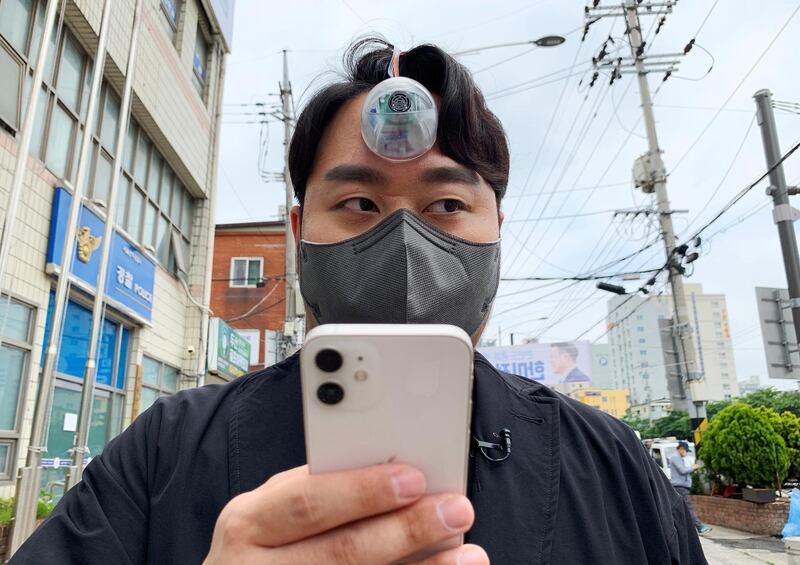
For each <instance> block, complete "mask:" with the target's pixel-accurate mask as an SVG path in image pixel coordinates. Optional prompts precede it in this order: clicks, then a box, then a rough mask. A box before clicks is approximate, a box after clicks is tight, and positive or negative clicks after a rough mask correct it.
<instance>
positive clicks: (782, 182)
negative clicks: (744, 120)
mask: <svg viewBox="0 0 800 565" xmlns="http://www.w3.org/2000/svg"><path fill="white" fill-rule="evenodd" d="M753 98H755V100H756V109H757V118H758V125H759V126H761V141H762V143H763V145H764V157H765V158H766V161H767V168H768V169H769V170H770V173H769V184H770V186H769V188H767V194H768V195H769V196H772V204H773V208H772V218H773V219H774V221H775V224H776V225H777V226H778V237H779V238H780V242H781V251H782V252H783V267H784V269H785V270H786V282H787V283H788V284H789V307H790V308H791V309H792V318H793V320H794V332H795V335H796V337H797V342H798V343H800V260H799V259H798V253H797V236H796V235H795V232H794V221H795V220H796V219H797V217H798V214H797V211H796V210H794V209H793V208H792V206H791V205H790V204H789V189H788V188H787V186H786V177H785V176H784V174H783V163H781V164H778V163H779V162H780V160H781V149H780V144H779V143H778V130H777V128H776V127H775V114H774V113H773V111H772V93H771V92H770V91H769V90H767V89H764V90H759V91H758V92H756V93H755V94H754V95H753Z"/></svg>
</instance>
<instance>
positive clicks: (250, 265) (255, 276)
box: [230, 257, 264, 288]
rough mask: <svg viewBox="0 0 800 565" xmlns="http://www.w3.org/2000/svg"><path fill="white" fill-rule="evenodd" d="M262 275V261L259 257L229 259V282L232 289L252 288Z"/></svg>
mask: <svg viewBox="0 0 800 565" xmlns="http://www.w3.org/2000/svg"><path fill="white" fill-rule="evenodd" d="M263 273H264V259H263V258H261V257H234V258H233V259H231V280H230V286H231V287H233V288H254V287H255V286H256V285H257V284H258V283H259V282H261V278H262V276H263Z"/></svg>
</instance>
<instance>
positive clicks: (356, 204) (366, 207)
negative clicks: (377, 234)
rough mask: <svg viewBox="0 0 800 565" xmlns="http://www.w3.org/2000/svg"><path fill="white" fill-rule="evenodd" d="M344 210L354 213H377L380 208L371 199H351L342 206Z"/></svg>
mask: <svg viewBox="0 0 800 565" xmlns="http://www.w3.org/2000/svg"><path fill="white" fill-rule="evenodd" d="M341 206H342V208H346V209H348V210H352V211H354V212H377V211H378V207H377V206H376V205H375V203H374V202H373V201H372V200H370V199H369V198H351V199H349V200H345V201H344V202H342V204H341Z"/></svg>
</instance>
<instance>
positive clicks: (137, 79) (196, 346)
mask: <svg viewBox="0 0 800 565" xmlns="http://www.w3.org/2000/svg"><path fill="white" fill-rule="evenodd" d="M53 1H55V0H51V2H53ZM47 5H48V4H47V2H46V1H45V0H0V84H2V85H3V88H2V89H0V218H2V221H3V222H5V219H6V211H7V208H8V198H9V190H10V186H11V184H12V177H13V174H14V170H15V166H16V161H17V156H18V154H19V151H20V145H19V140H20V136H21V127H22V123H23V117H24V113H25V111H26V107H27V104H28V99H29V97H30V96H31V95H35V96H36V100H37V102H36V113H35V121H34V130H33V137H32V143H31V148H30V153H29V156H28V159H27V163H26V166H27V170H26V174H25V177H24V187H23V192H22V196H21V200H20V203H19V213H18V221H17V222H16V223H15V224H14V225H13V226H12V230H13V231H12V233H13V241H12V245H11V247H10V263H9V265H8V270H7V274H6V277H5V278H4V279H3V281H2V301H0V314H2V315H3V316H2V318H3V320H2V323H1V324H0V331H1V332H2V336H1V337H2V342H1V343H2V344H1V345H0V496H10V495H12V494H13V492H14V487H13V484H14V480H15V477H16V474H17V469H18V468H19V467H20V466H22V465H23V464H24V461H25V458H26V452H27V448H28V444H29V440H30V435H31V421H32V417H33V412H34V406H35V403H36V399H37V389H38V383H39V378H40V371H41V363H42V360H43V357H44V356H43V347H44V346H45V345H46V344H47V341H48V339H49V336H50V334H51V333H52V332H53V331H57V332H59V335H58V337H59V339H58V344H59V349H58V358H57V363H56V370H55V389H54V392H53V395H52V402H51V404H50V406H48V407H47V410H48V411H49V415H50V416H49V434H48V441H47V451H46V453H45V454H44V458H45V459H44V465H45V466H46V467H49V468H48V469H47V470H46V471H47V472H45V473H44V479H43V485H42V486H43V488H48V489H57V488H58V485H59V483H60V481H61V480H63V469H62V467H61V464H62V463H64V459H68V458H69V454H70V452H71V449H72V446H73V442H74V436H75V431H76V420H77V413H78V407H79V401H80V394H81V388H82V379H83V371H84V366H85V364H86V358H87V351H88V342H89V328H90V327H91V309H92V305H93V303H94V295H95V289H96V285H97V283H98V281H97V278H98V274H97V273H98V266H99V265H98V264H99V257H100V253H99V252H98V251H97V247H98V244H99V240H98V239H97V238H98V237H100V236H101V235H102V230H103V227H104V225H105V222H106V221H112V222H113V226H114V232H113V238H112V243H111V252H110V259H109V274H110V277H109V279H108V283H107V284H106V296H107V305H108V306H107V308H106V314H105V319H104V322H103V328H102V338H101V346H100V355H99V361H100V362H99V367H98V371H97V384H96V386H95V390H94V402H93V409H92V414H91V425H90V434H89V450H90V453H89V455H90V456H91V455H96V454H97V453H98V452H100V451H101V450H102V449H103V447H104V446H105V444H106V443H107V442H108V440H110V439H111V438H112V437H114V436H115V435H117V434H119V433H120V431H121V430H122V429H124V428H125V427H126V426H127V425H128V424H129V423H130V422H131V421H132V420H133V419H134V418H135V417H136V416H137V415H138V414H139V413H141V412H142V411H143V410H145V409H146V408H147V407H148V406H149V405H150V404H152V403H153V402H154V401H155V400H156V399H157V398H158V397H159V396H162V395H168V394H172V393H174V392H175V391H177V390H179V389H183V388H187V387H194V386H197V385H198V384H201V383H202V382H203V380H204V374H203V370H204V367H205V365H204V363H203V361H204V356H205V349H204V347H205V341H204V340H203V339H201V334H202V333H203V332H201V328H202V327H203V323H202V321H203V316H204V314H203V308H201V307H198V304H199V305H201V306H202V305H203V304H204V303H205V304H207V303H208V299H209V295H210V283H211V281H210V279H211V265H210V257H211V251H212V246H213V236H214V195H215V184H216V183H215V180H214V178H215V168H216V161H217V143H218V128H219V123H218V118H217V116H218V115H219V108H220V104H221V98H222V87H223V77H224V66H225V55H226V54H227V53H228V52H229V49H230V39H231V37H230V36H231V24H232V10H233V5H234V3H233V1H229V2H221V1H216V0H212V1H211V2H209V1H206V0H143V4H142V10H141V18H140V22H141V25H140V28H139V30H140V31H139V36H138V39H139V40H138V48H137V53H136V59H135V61H136V66H135V71H134V80H133V96H132V110H131V116H130V125H129V127H128V128H127V132H126V134H127V135H126V138H125V139H126V141H125V143H124V149H123V150H122V151H115V147H116V143H115V139H116V136H117V130H118V128H119V124H120V120H121V115H120V114H121V111H123V110H121V108H120V106H121V97H122V92H123V85H124V83H125V78H126V77H125V75H126V68H127V62H128V57H129V54H130V53H129V50H130V39H131V35H132V29H133V21H134V9H135V6H136V0H116V1H113V2H110V3H109V5H110V10H111V11H110V12H109V26H110V28H109V29H110V33H109V41H108V49H107V56H106V60H105V68H104V73H103V77H102V87H101V89H100V91H99V93H98V96H99V97H98V98H97V99H96V100H97V108H98V110H97V113H96V119H95V120H94V123H93V124H89V127H87V123H86V121H87V108H88V106H89V98H90V95H91V88H90V85H91V82H92V77H91V74H92V65H93V60H94V57H95V55H96V52H97V47H98V37H99V33H100V26H101V20H102V14H103V6H104V2H103V1H102V0H64V1H60V0H59V1H58V2H57V5H58V7H59V11H57V12H56V19H55V24H54V25H53V33H52V35H51V37H50V38H49V47H48V57H47V61H46V64H45V68H44V75H43V77H44V78H43V83H42V84H32V77H33V72H34V66H35V65H36V59H37V53H38V52H39V49H40V45H41V44H42V43H43V42H42V41H41V40H42V36H43V29H44V27H45V10H46V6H47ZM62 7H63V8H64V10H63V12H61V11H60V9H61V8H62ZM85 131H86V132H87V134H88V135H90V136H91V146H90V147H91V149H90V152H89V158H88V160H87V162H86V165H85V166H86V167H88V169H86V170H87V174H86V175H85V178H86V182H85V185H84V187H83V189H82V195H83V198H82V202H81V212H80V217H79V222H78V237H77V242H75V241H72V242H67V241H65V233H66V218H67V215H68V214H67V211H68V209H69V207H70V205H71V202H72V199H73V194H74V191H75V189H74V186H75V179H76V173H77V171H78V167H79V154H80V151H79V148H80V146H81V142H82V138H83V135H84V132H85ZM117 153H119V154H117ZM115 167H119V168H121V171H122V173H121V177H120V182H119V185H118V193H117V194H118V198H117V202H118V205H117V206H115V208H114V210H113V211H112V215H113V217H112V218H108V214H107V207H108V199H109V191H110V184H111V177H112V173H113V171H114V168H115ZM65 245H67V246H69V248H72V247H73V246H75V256H74V259H73V266H72V269H71V272H70V274H69V277H70V283H71V284H70V289H69V293H68V304H67V306H66V311H65V312H66V313H65V319H64V323H63V325H62V327H61V328H60V329H59V328H56V330H53V329H52V328H51V327H50V318H51V314H52V311H53V306H54V305H53V302H54V292H53V290H54V287H55V285H56V281H57V280H58V278H59V277H60V276H63V273H61V271H60V264H61V250H63V249H64V246H65Z"/></svg>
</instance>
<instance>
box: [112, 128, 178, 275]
mask: <svg viewBox="0 0 800 565" xmlns="http://www.w3.org/2000/svg"><path fill="white" fill-rule="evenodd" d="M104 120H105V116H104ZM117 203H118V206H119V207H118V208H117V217H116V218H115V219H116V222H117V224H118V225H119V226H120V227H121V228H122V229H124V230H125V232H126V233H127V234H128V235H129V236H130V237H131V239H133V240H134V241H138V242H139V243H140V244H141V245H142V247H145V248H148V247H149V248H150V251H151V252H152V253H153V255H154V256H155V258H156V260H157V261H158V262H159V263H161V265H162V266H164V267H165V268H166V269H167V270H169V271H170V272H175V265H176V262H175V250H174V249H173V246H172V244H171V242H172V241H173V238H172V234H175V238H174V241H175V242H176V243H177V242H179V244H180V246H181V247H182V249H181V253H182V254H183V257H184V258H188V257H189V256H190V243H191V235H192V233H191V229H192V220H193V218H194V198H193V197H192V195H191V194H189V191H188V190H187V189H186V187H185V186H184V185H183V183H182V182H181V181H180V179H179V178H178V175H176V174H175V173H174V172H173V170H172V169H171V168H170V166H169V165H168V164H167V162H166V160H165V159H164V157H163V156H162V155H161V153H160V152H159V151H158V149H157V148H156V147H155V146H154V145H153V144H152V143H151V142H150V139H149V138H148V137H147V134H146V133H145V132H144V131H143V130H142V128H141V127H139V126H138V125H137V124H136V123H135V121H134V120H131V122H130V124H129V126H128V131H127V133H126V136H125V148H124V151H123V155H122V175H121V176H120V183H119V196H118V200H117Z"/></svg>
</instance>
